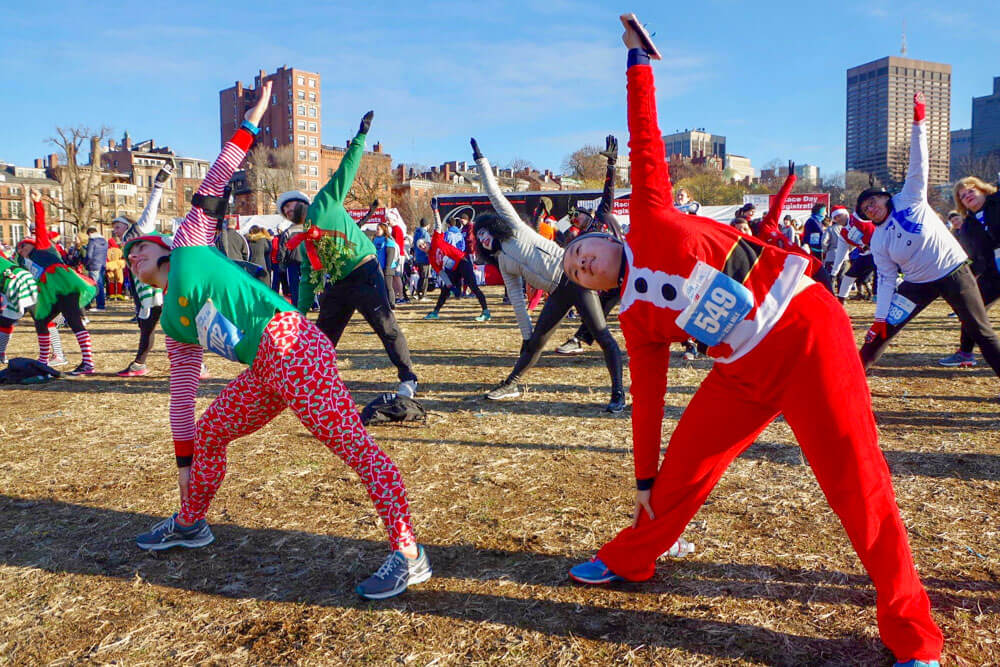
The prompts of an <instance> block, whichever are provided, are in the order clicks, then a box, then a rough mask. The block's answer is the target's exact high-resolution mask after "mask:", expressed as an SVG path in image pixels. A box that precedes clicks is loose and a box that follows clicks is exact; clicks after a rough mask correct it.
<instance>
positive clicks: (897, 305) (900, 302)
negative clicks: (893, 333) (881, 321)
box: [885, 292, 917, 327]
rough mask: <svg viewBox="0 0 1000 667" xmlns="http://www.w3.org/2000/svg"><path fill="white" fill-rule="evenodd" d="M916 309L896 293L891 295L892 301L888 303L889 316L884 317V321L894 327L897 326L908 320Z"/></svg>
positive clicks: (915, 305)
mask: <svg viewBox="0 0 1000 667" xmlns="http://www.w3.org/2000/svg"><path fill="white" fill-rule="evenodd" d="M916 307H917V304H915V303H913V302H912V301H910V300H909V299H907V298H906V297H905V296H903V295H901V294H900V293H899V292H897V293H895V294H893V295H892V301H891V302H890V303H889V314H888V315H886V318H885V321H886V322H888V323H889V324H891V325H892V326H894V327H896V326H899V325H900V324H902V323H903V322H905V321H906V320H908V319H909V318H910V315H911V314H912V313H913V309H914V308H916Z"/></svg>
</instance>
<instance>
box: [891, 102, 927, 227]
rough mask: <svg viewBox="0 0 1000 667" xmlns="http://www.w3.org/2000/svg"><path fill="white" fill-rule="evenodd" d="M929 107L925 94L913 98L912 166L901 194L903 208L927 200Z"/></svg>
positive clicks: (908, 170) (907, 173)
mask: <svg viewBox="0 0 1000 667" xmlns="http://www.w3.org/2000/svg"><path fill="white" fill-rule="evenodd" d="M926 116H927V106H926V104H925V103H924V94H923V93H917V94H916V95H914V96H913V133H912V134H911V135H910V166H909V168H908V169H907V170H906V182H905V183H903V189H902V190H900V192H899V195H898V196H899V198H900V200H901V201H900V203H901V204H903V206H902V208H908V207H910V206H912V205H913V204H915V203H917V202H921V201H926V200H927V177H928V174H929V173H930V156H929V155H928V154H927V121H926Z"/></svg>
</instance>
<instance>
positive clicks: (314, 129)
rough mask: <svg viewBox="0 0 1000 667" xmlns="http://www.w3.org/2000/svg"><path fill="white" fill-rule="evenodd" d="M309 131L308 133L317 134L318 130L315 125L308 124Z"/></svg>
mask: <svg viewBox="0 0 1000 667" xmlns="http://www.w3.org/2000/svg"><path fill="white" fill-rule="evenodd" d="M309 131H310V132H319V130H318V129H316V123H309Z"/></svg>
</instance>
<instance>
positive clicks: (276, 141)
mask: <svg viewBox="0 0 1000 667" xmlns="http://www.w3.org/2000/svg"><path fill="white" fill-rule="evenodd" d="M271 141H273V142H274V147H275V148H277V147H278V140H277V139H272V140H271Z"/></svg>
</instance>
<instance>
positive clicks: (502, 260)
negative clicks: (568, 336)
mask: <svg viewBox="0 0 1000 667" xmlns="http://www.w3.org/2000/svg"><path fill="white" fill-rule="evenodd" d="M476 164H477V165H479V178H480V180H481V181H482V183H483V187H484V188H485V189H486V194H487V195H489V198H490V203H492V204H493V208H494V209H495V210H496V212H497V215H499V216H500V217H501V218H503V219H504V220H505V221H506V222H507V223H508V224H509V225H511V227H513V229H514V235H513V237H511V238H509V239H507V240H506V241H503V242H502V243H501V244H500V251H499V252H498V253H497V264H499V266H500V275H502V276H503V282H504V284H505V285H506V286H507V296H508V297H509V298H510V303H511V305H512V306H514V315H515V316H516V317H517V326H518V327H519V328H520V329H521V337H522V338H523V339H524V340H528V339H529V338H531V315H530V314H529V313H528V305H527V304H526V303H525V301H524V293H523V292H522V291H521V280H522V279H523V280H524V281H525V282H527V283H528V284H529V285H531V286H532V287H534V288H535V289H540V290H542V291H543V292H548V293H549V294H551V293H552V292H553V291H555V289H556V287H558V286H559V281H560V280H562V277H563V269H562V259H563V249H562V248H560V247H559V246H558V245H557V244H556V243H555V241H550V240H548V239H547V238H545V237H544V236H542V235H540V234H539V233H538V232H536V231H535V230H533V229H532V228H531V227H529V226H528V225H527V224H526V223H525V222H524V221H523V220H521V216H519V215H518V214H517V211H515V210H514V207H513V206H512V205H511V203H510V202H509V201H507V198H506V197H504V195H503V193H502V192H500V186H499V184H497V181H496V178H495V177H494V176H493V169H492V167H490V161H489V160H487V159H486V158H485V157H483V158H479V159H478V160H476Z"/></svg>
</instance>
